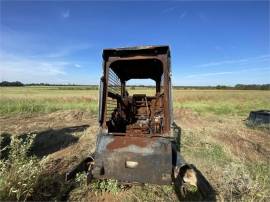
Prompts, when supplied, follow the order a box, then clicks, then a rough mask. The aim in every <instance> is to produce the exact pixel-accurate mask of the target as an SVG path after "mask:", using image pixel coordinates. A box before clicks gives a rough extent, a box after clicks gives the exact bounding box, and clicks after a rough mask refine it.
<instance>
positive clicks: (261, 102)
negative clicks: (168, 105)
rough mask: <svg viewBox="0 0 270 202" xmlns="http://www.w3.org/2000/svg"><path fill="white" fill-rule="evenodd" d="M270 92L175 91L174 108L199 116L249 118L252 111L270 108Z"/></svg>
mask: <svg viewBox="0 0 270 202" xmlns="http://www.w3.org/2000/svg"><path fill="white" fill-rule="evenodd" d="M269 100H270V91H255V90H175V91H174V108H175V109H183V108H184V109H191V110H193V111H196V112H198V113H199V114H209V113H210V114H211V113H212V114H215V115H233V116H235V115H236V116H247V115H248V113H249V112H250V111H252V110H259V109H269V108H270V102H269Z"/></svg>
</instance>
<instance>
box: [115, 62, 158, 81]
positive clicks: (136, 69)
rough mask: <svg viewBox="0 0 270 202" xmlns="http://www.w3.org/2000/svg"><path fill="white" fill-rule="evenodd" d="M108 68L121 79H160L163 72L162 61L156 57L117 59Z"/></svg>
mask: <svg viewBox="0 0 270 202" xmlns="http://www.w3.org/2000/svg"><path fill="white" fill-rule="evenodd" d="M110 68H111V69H112V70H113V71H114V72H115V73H116V74H117V76H118V77H119V78H120V80H121V81H127V80H129V79H153V80H155V81H160V79H161V76H162V74H163V67H162V62H161V61H160V60H157V59H137V60H117V61H115V62H113V63H112V64H111V66H110Z"/></svg>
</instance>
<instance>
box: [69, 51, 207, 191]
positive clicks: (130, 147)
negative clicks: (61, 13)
mask: <svg viewBox="0 0 270 202" xmlns="http://www.w3.org/2000/svg"><path fill="white" fill-rule="evenodd" d="M103 60H104V62H103V76H102V77H101V80H100V89H99V120H98V121H99V125H100V130H99V134H98V136H97V142H96V151H95V153H94V154H93V155H92V156H90V157H89V158H87V159H85V160H84V161H83V162H82V163H81V164H80V165H78V166H77V167H76V168H74V169H73V170H71V171H70V172H68V173H67V176H66V177H67V180H68V179H70V178H72V177H74V175H75V173H76V172H79V171H81V170H86V171H87V175H88V180H89V181H91V179H93V178H94V179H116V180H118V181H119V182H122V183H131V184H133V183H142V184H143V183H150V184H158V185H168V184H175V187H176V188H178V189H179V191H180V192H179V193H181V194H182V195H184V194H185V189H184V187H185V184H186V183H190V184H192V185H195V186H197V187H198V189H199V190H200V191H202V192H203V194H204V195H205V194H207V193H208V192H209V190H208V188H207V185H208V183H207V181H206V180H205V178H204V180H201V179H198V176H199V175H200V173H199V171H198V170H197V169H196V168H195V167H194V166H192V165H189V164H186V163H185V161H184V160H183V158H182V157H181V155H180V149H179V148H180V132H181V131H180V128H179V127H178V126H177V125H176V124H175V123H174V120H173V106H172V87H171V75H172V74H171V68H170V50H169V47H168V46H143V47H132V48H118V49H105V50H104V51H103ZM131 79H152V80H154V81H155V84H156V87H155V95H154V96H147V95H146V94H133V95H132V96H131V95H129V94H128V91H127V88H126V82H127V81H129V80H131ZM200 178H201V177H200Z"/></svg>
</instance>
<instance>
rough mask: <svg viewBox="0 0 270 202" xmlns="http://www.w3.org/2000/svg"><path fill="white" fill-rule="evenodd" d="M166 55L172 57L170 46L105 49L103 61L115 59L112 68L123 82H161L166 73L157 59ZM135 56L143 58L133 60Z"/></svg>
mask: <svg viewBox="0 0 270 202" xmlns="http://www.w3.org/2000/svg"><path fill="white" fill-rule="evenodd" d="M161 54H163V55H164V54H165V55H167V57H170V49H169V46H137V47H128V48H115V49H104V50H103V59H104V60H110V58H113V60H112V61H114V62H112V63H111V65H110V68H111V69H112V70H113V71H114V72H115V73H116V74H117V76H118V77H119V78H120V80H122V81H127V80H129V79H148V78H149V79H153V80H155V81H160V80H161V76H162V74H163V71H164V67H163V63H162V61H160V60H159V59H158V58H157V57H155V56H158V55H161ZM134 56H142V57H140V58H139V59H138V58H136V59H135V58H132V57H134Z"/></svg>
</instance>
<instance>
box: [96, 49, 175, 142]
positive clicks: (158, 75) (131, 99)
mask: <svg viewBox="0 0 270 202" xmlns="http://www.w3.org/2000/svg"><path fill="white" fill-rule="evenodd" d="M103 59H104V63H103V64H104V66H103V76H102V79H101V84H100V86H101V87H100V90H101V91H102V92H101V91H100V103H99V106H100V107H99V122H100V126H101V127H102V128H104V129H108V132H109V133H125V134H126V135H128V136H142V137H145V136H170V135H171V131H170V130H171V124H172V122H173V120H172V119H173V118H172V113H171V112H172V103H171V79H170V76H171V70H170V50H169V47H168V46H144V47H131V48H117V49H105V50H104V51H103ZM130 79H152V80H154V81H155V82H156V94H155V95H154V96H147V95H143V94H140V95H133V96H130V95H129V93H128V92H127V88H126V82H127V81H128V80H130Z"/></svg>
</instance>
